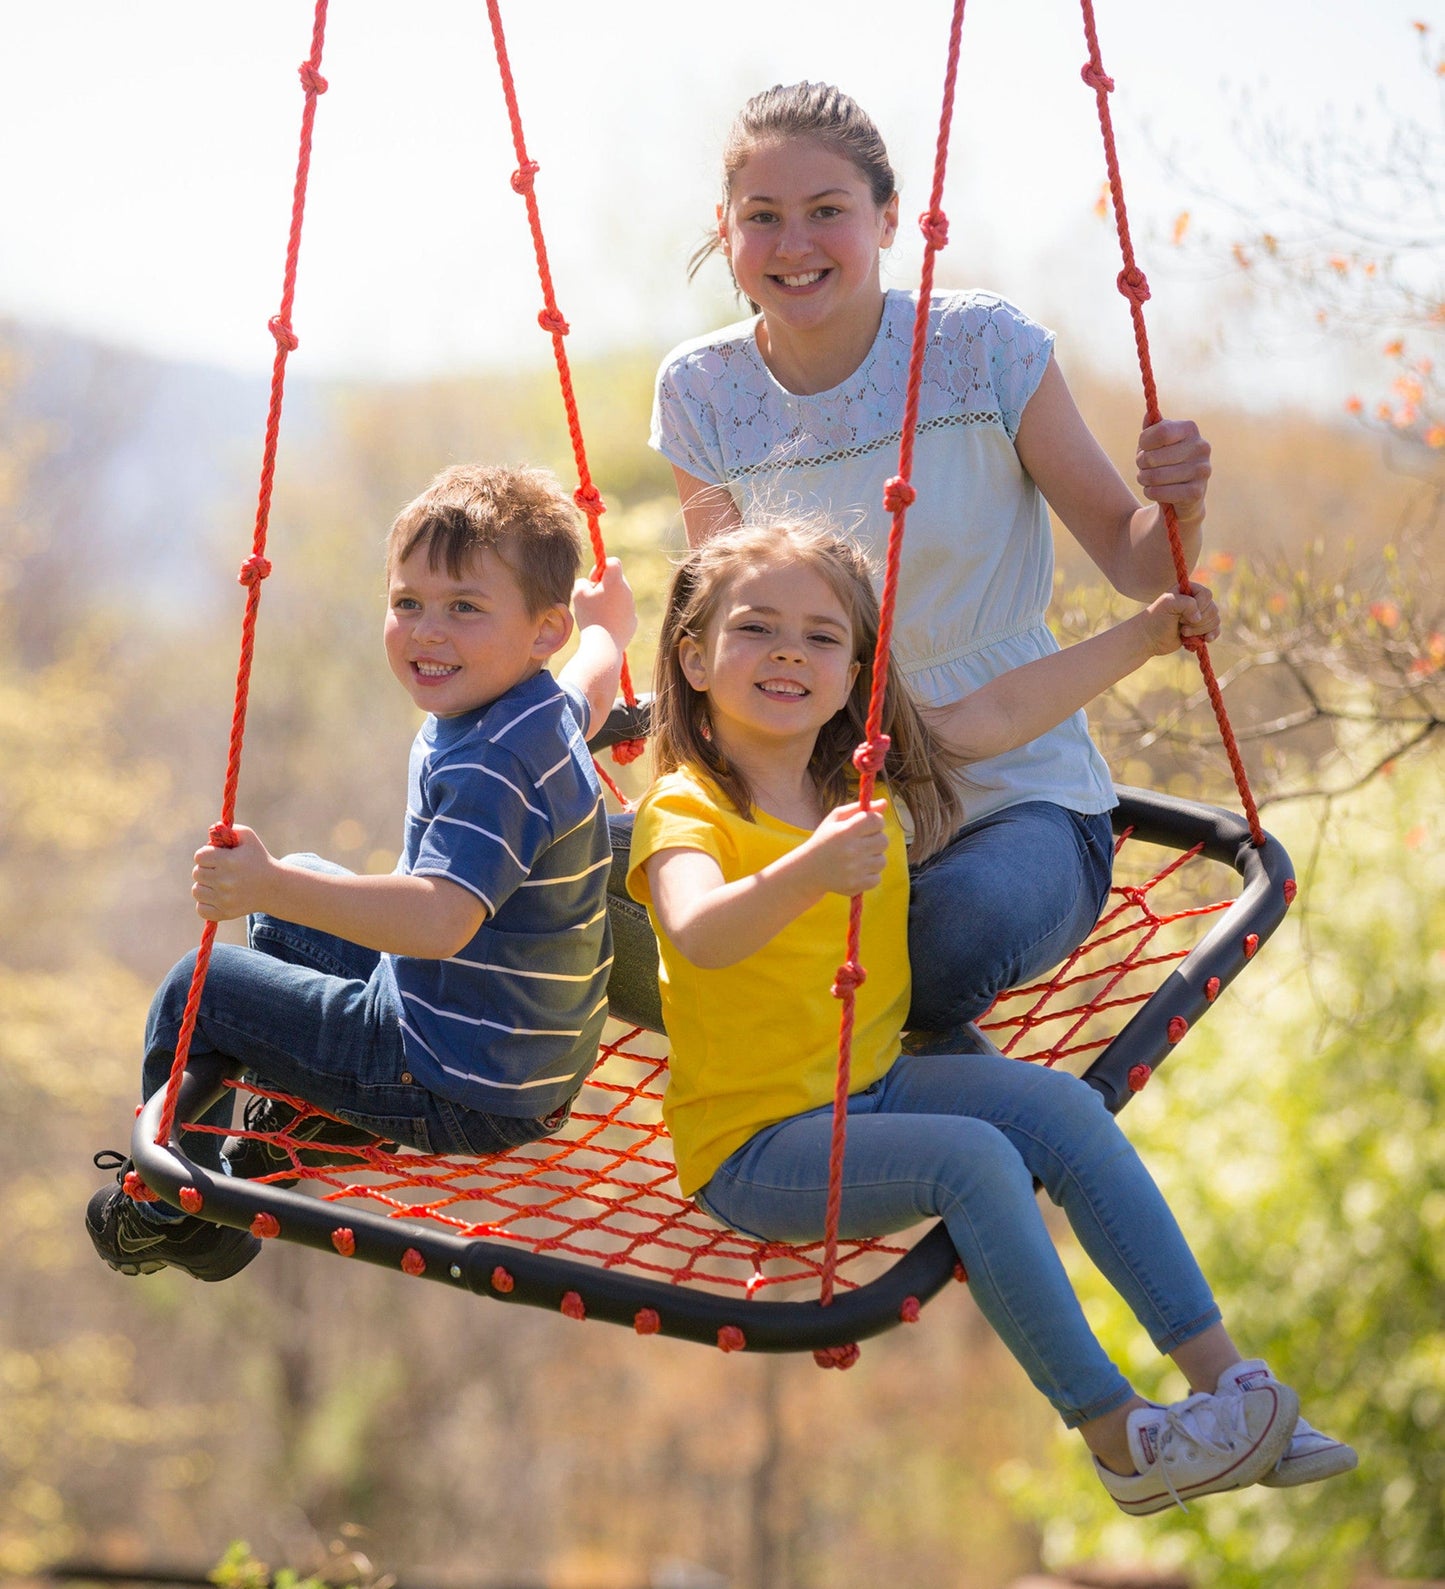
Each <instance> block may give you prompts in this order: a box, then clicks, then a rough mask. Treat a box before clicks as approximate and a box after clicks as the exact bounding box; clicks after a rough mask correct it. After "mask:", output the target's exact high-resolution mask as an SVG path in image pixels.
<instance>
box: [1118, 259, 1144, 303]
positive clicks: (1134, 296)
mask: <svg viewBox="0 0 1445 1589" xmlns="http://www.w3.org/2000/svg"><path fill="white" fill-rule="evenodd" d="M1118 281H1119V291H1120V292H1122V293H1123V294H1124V296H1125V297H1126V298H1128V299H1129V300H1130V302H1132V303H1148V302H1149V278H1148V277H1147V276H1146V275H1145V274H1144V272H1143V271H1142V270H1140V269H1139V267H1138V266H1137V265H1126V266H1125V267H1124V269H1123V270H1121V271H1120V272H1119V277H1118Z"/></svg>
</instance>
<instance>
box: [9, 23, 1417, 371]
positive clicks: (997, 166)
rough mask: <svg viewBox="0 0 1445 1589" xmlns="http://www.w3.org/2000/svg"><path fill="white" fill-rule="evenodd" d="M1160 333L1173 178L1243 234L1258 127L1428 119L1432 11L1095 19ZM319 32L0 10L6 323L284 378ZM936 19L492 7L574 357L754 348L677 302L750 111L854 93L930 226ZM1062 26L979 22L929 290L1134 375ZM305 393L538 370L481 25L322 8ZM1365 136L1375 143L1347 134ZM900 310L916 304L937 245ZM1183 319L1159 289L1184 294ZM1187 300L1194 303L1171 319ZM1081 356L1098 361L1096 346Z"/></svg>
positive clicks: (304, 264)
mask: <svg viewBox="0 0 1445 1589" xmlns="http://www.w3.org/2000/svg"><path fill="white" fill-rule="evenodd" d="M1096 9H1097V13H1098V25H1099V34H1100V39H1101V44H1102V49H1103V57H1104V63H1105V66H1106V68H1107V69H1108V70H1109V71H1110V73H1111V74H1112V75H1113V76H1114V78H1115V79H1116V81H1117V84H1118V91H1117V92H1116V93H1115V95H1114V96H1113V108H1114V114H1115V118H1116V124H1117V127H1118V130H1119V134H1120V138H1121V144H1122V147H1121V155H1122V159H1123V162H1124V176H1125V183H1126V192H1127V193H1128V196H1129V205H1130V215H1131V219H1132V221H1133V223H1134V227H1135V233H1136V244H1137V246H1138V249H1139V254H1140V261H1141V263H1142V264H1143V266H1144V268H1145V270H1146V272H1147V273H1148V274H1149V276H1150V280H1151V283H1152V284H1153V286H1154V301H1153V302H1152V303H1151V304H1150V306H1149V309H1148V313H1149V316H1150V324H1151V329H1154V328H1162V329H1161V333H1160V334H1161V336H1162V337H1163V338H1165V339H1167V338H1168V337H1169V335H1170V331H1171V330H1173V331H1174V332H1176V333H1178V332H1183V331H1185V330H1187V333H1188V334H1187V335H1186V336H1183V337H1182V338H1181V337H1180V336H1176V337H1175V340H1176V342H1179V343H1180V345H1181V346H1182V345H1185V344H1187V343H1188V341H1189V340H1190V338H1193V339H1195V340H1200V341H1202V340H1207V339H1208V331H1209V328H1208V326H1207V325H1201V324H1200V323H1199V318H1200V316H1201V315H1202V316H1204V317H1205V318H1206V319H1207V318H1208V316H1209V315H1211V314H1218V313H1219V312H1220V311H1219V309H1218V307H1217V305H1216V306H1214V307H1211V306H1210V304H1209V303H1205V304H1204V305H1203V307H1201V303H1200V300H1199V298H1198V292H1197V287H1195V288H1191V287H1190V286H1189V284H1188V283H1187V282H1186V281H1184V280H1183V279H1182V278H1181V277H1180V276H1179V272H1178V270H1177V268H1176V264H1175V260H1174V259H1173V258H1171V257H1170V256H1171V255H1172V254H1173V250H1172V248H1171V245H1170V243H1169V241H1168V237H1169V231H1170V227H1171V224H1172V222H1173V218H1174V216H1175V215H1176V214H1177V213H1178V211H1179V210H1180V209H1182V208H1185V207H1191V206H1193V205H1195V203H1196V201H1195V200H1194V198H1193V197H1192V196H1191V195H1190V194H1189V193H1188V192H1187V191H1185V190H1184V189H1183V187H1182V183H1181V179H1179V178H1170V177H1168V176H1166V174H1165V173H1164V172H1163V171H1162V169H1161V161H1160V159H1159V152H1160V151H1161V150H1164V149H1170V150H1172V151H1173V152H1174V154H1175V157H1176V159H1177V162H1178V164H1179V165H1180V166H1181V167H1183V168H1184V169H1185V170H1187V171H1188V172H1190V173H1191V174H1197V176H1198V177H1199V178H1200V179H1203V180H1208V181H1210V182H1212V183H1214V184H1217V185H1221V186H1223V187H1225V188H1226V189H1228V190H1230V191H1231V192H1233V193H1237V194H1238V195H1239V197H1240V198H1241V199H1242V200H1244V201H1245V202H1251V201H1255V200H1257V198H1258V195H1259V193H1260V190H1259V188H1258V186H1257V173H1256V166H1257V165H1258V161H1257V158H1256V156H1257V152H1258V151H1257V149H1256V150H1255V151H1253V152H1250V151H1242V150H1241V147H1240V145H1239V143H1238V141H1237V139H1236V124H1237V121H1238V115H1237V112H1238V109H1239V106H1240V104H1241V102H1248V103H1251V104H1252V105H1253V106H1255V107H1256V108H1257V109H1258V110H1260V111H1261V112H1262V111H1264V110H1266V109H1268V110H1269V112H1270V113H1271V114H1273V115H1275V116H1276V117H1277V118H1278V119H1280V120H1281V121H1282V122H1283V123H1284V124H1285V125H1286V126H1290V127H1294V128H1296V129H1298V130H1299V131H1301V132H1304V133H1308V132H1309V131H1311V130H1313V129H1317V128H1318V127H1320V126H1321V125H1322V124H1324V122H1325V121H1326V120H1327V119H1330V120H1333V121H1334V122H1336V123H1340V122H1343V121H1346V120H1348V119H1349V118H1352V117H1354V116H1355V115H1356V114H1357V111H1358V112H1359V113H1360V114H1361V115H1362V116H1363V118H1364V124H1365V125H1368V124H1369V123H1370V121H1371V119H1372V118H1373V117H1375V115H1376V114H1377V111H1378V107H1379V105H1380V104H1382V103H1383V102H1384V101H1385V100H1386V99H1388V100H1389V101H1390V102H1391V103H1392V104H1394V105H1396V106H1398V105H1400V104H1401V103H1402V102H1405V103H1409V102H1411V101H1412V100H1413V99H1415V98H1417V97H1418V99H1419V100H1420V102H1421V104H1420V114H1422V115H1424V116H1427V117H1428V116H1431V115H1434V114H1436V113H1437V112H1436V110H1435V109H1434V108H1433V107H1432V106H1431V104H1430V102H1429V86H1430V85H1429V82H1428V79H1427V78H1426V76H1425V74H1424V73H1422V72H1421V71H1420V70H1419V67H1418V64H1417V62H1418V58H1419V43H1420V41H1419V38H1418V36H1417V33H1416V31H1415V29H1414V28H1413V27H1412V26H1411V24H1412V22H1413V21H1415V20H1417V19H1418V20H1421V21H1425V22H1428V23H1429V24H1430V25H1431V27H1432V29H1434V30H1435V32H1434V37H1435V39H1436V40H1437V41H1438V39H1439V37H1440V30H1441V29H1442V27H1445V3H1442V0H1368V4H1365V3H1363V0H1210V3H1209V4H1208V5H1204V6H1186V5H1182V4H1177V3H1174V4H1170V3H1167V0H1166V3H1165V4H1162V5H1161V4H1159V3H1158V0H1096ZM311 12H312V7H311V4H310V3H309V0H244V3H242V0H233V3H230V4H222V3H220V0H206V3H204V4H198V3H196V0H129V3H126V4H118V3H117V0H65V3H64V4H53V5H39V4H36V3H35V0H0V148H3V150H4V151H5V157H4V161H3V170H0V215H3V217H4V220H3V228H4V231H3V240H0V315H12V316H20V317H25V318H28V319H33V320H39V321H43V322H47V323H50V324H56V325H60V326H62V327H65V328H68V329H73V330H78V331H83V332H87V333H93V334H95V335H98V336H101V337H104V338H106V339H109V340H111V341H115V342H119V343H122V344H125V345H128V346H132V347H138V348H142V349H145V350H148V351H151V352H155V353H158V354H163V355H167V356H172V357H177V358H185V359H195V360H204V361H209V362H216V363H221V364H224V365H227V366H229V367H232V368H236V369H243V370H263V369H266V368H268V367H269V363H270V359H271V355H272V344H271V340H270V337H269V335H268V334H267V331H266V321H267V319H268V317H269V316H270V315H271V314H272V313H274V311H275V308H276V307H277V304H278V303H279V298H280V283H281V267H282V262H283V254H284V246H285V236H286V225H287V221H288V217H289V212H290V190H291V181H292V174H293V170H294V162H295V152H296V141H297V134H298V129H299V124H300V115H301V107H302V95H301V91H300V87H299V85H298V82H297V77H296V66H297V64H298V63H299V62H300V61H301V60H302V59H303V58H304V56H305V55H306V53H307V50H308V48H309V41H310V28H311ZM948 16H949V6H948V4H947V3H946V0H904V3H895V4H892V5H880V4H878V3H876V0H868V3H864V0H830V3H829V4H828V5H826V6H817V5H812V4H808V5H805V4H798V3H790V0H738V3H736V4H735V5H733V6H732V7H731V8H729V7H725V6H721V5H706V6H705V5H702V4H698V3H697V0H611V3H599V0H504V3H503V17H504V21H505V23H506V26H507V28H508V42H509V45H510V48H511V52H512V57H513V62H514V67H515V70H516V73H517V78H518V88H519V93H520V96H521V103H522V114H523V120H524V125H525V127H526V129H527V139H528V145H529V150H530V153H531V155H532V158H533V159H535V160H537V161H538V162H539V163H540V164H541V166H542V173H541V176H540V178H539V182H538V190H537V191H538V196H539V200H540V203H541V206H542V215H543V221H544V225H545V226H546V228H547V232H548V238H549V246H550V248H551V250H552V255H553V264H554V274H555V278H556V283H557V293H558V298H559V301H560V303H561V306H562V309H563V311H564V313H566V315H567V316H568V318H569V320H570V321H571V323H572V326H573V332H574V334H573V337H572V339H571V343H570V344H569V345H570V347H571V348H572V350H573V354H574V357H578V358H582V357H586V356H587V355H588V354H589V353H591V352H596V351H598V350H601V349H604V348H606V347H608V346H612V345H618V344H624V343H637V344H641V345H643V346H647V347H649V348H651V349H653V350H655V351H661V350H662V349H664V348H666V347H667V346H669V345H670V344H671V343H672V342H674V341H676V340H679V339H680V338H682V337H683V336H687V335H691V334H693V333H694V332H700V331H702V330H704V329H707V328H708V327H709V326H711V325H714V324H718V323H720V322H722V321H723V320H726V319H731V318H734V317H735V314H736V310H735V307H734V302H733V300H732V299H731V297H730V295H729V294H728V292H727V290H726V288H725V284H724V281H723V276H722V272H721V267H720V266H715V267H713V268H712V269H711V270H709V271H708V272H707V277H708V280H707V282H706V283H705V284H704V283H699V284H696V285H694V286H692V287H689V286H687V284H686V282H685V261H686V258H687V255H688V254H689V252H690V251H691V249H692V247H693V245H694V244H695V242H696V241H697V240H698V238H699V236H700V234H701V231H702V228H703V227H704V226H705V225H706V224H707V223H708V221H709V220H710V218H711V214H712V206H713V204H714V203H715V201H716V198H717V184H718V155H719V150H720V146H721V142H722V138H723V134H724V132H725V130H726V128H727V125H728V123H729V121H730V120H731V118H732V115H733V113H734V112H735V110H736V109H737V107H738V106H739V105H740V104H741V102H742V100H743V99H745V98H746V97H747V95H748V94H749V93H751V92H753V91H755V90H756V89H757V88H759V87H763V86H766V85H768V84H770V83H773V82H778V81H784V82H786V81H794V80H796V79H798V78H801V77H813V78H822V79H829V80H832V81H835V82H837V83H839V84H840V85H842V86H843V87H844V88H846V89H847V90H848V91H849V92H851V93H852V94H853V95H854V96H855V97H856V98H857V99H859V100H860V102H861V103H862V104H863V105H864V106H865V107H866V108H867V109H868V110H869V111H870V112H871V113H872V114H873V115H874V117H875V119H876V120H877V121H878V123H879V125H880V127H881V128H882V131H883V133H884V136H885V138H886V139H887V141H888V143H889V146H890V152H891V154H892V156H893V161H894V165H895V168H896V169H897V170H898V171H899V173H900V176H901V177H902V179H903V194H904V215H905V216H912V215H916V214H917V213H918V211H919V210H921V209H922V208H923V206H924V203H925V200H926V195H927V189H928V184H929V173H930V166H931V158H932V145H933V141H934V137H935V130H936V125H937V107H938V101H939V94H940V89H941V82H942V70H943V49H944V44H945V38H946V29H947V24H948ZM1084 58H1085V50H1084V44H1083V36H1082V27H1081V22H1080V12H1079V7H1078V5H1077V4H1074V3H1072V0H971V3H970V5H969V7H968V15H967V17H966V20H965V24H964V54H963V69H962V77H961V85H960V94H959V103H958V108H957V114H956V123H955V133H954V139H953V147H952V152H951V156H950V180H949V185H948V191H947V196H946V199H945V206H944V207H945V209H946V210H947V212H948V214H949V217H950V222H951V231H952V237H953V242H952V244H951V245H950V248H949V250H948V252H947V254H946V255H945V256H944V261H945V262H944V263H943V264H942V265H941V267H940V270H941V275H940V280H942V281H944V282H947V283H962V282H976V283H979V284H982V285H987V286H990V287H992V288H995V289H996V290H1000V291H1003V292H1005V293H1006V294H1007V295H1008V296H1010V297H1012V298H1015V299H1017V300H1018V301H1020V302H1021V303H1023V304H1024V306H1025V307H1026V308H1028V309H1029V310H1030V311H1031V312H1033V313H1035V314H1036V315H1038V316H1039V317H1040V318H1042V319H1045V320H1048V321H1050V322H1051V323H1054V324H1062V325H1064V326H1066V327H1067V328H1069V334H1070V336H1071V337H1073V338H1075V340H1076V341H1079V342H1085V343H1088V342H1091V340H1092V341H1094V342H1098V343H1100V344H1101V345H1107V346H1109V347H1110V348H1112V349H1115V350H1118V349H1120V348H1121V347H1122V356H1123V357H1126V358H1127V356H1128V345H1127V338H1128V327H1127V311H1126V308H1125V305H1124V303H1123V300H1122V299H1120V298H1119V297H1118V295H1117V293H1116V292H1115V291H1114V288H1113V279H1114V276H1115V274H1116V273H1117V269H1118V263H1117V259H1115V258H1112V257H1111V254H1110V249H1111V248H1112V246H1113V241H1112V235H1111V231H1110V229H1109V228H1108V227H1106V226H1104V225H1102V224H1101V223H1099V222H1098V221H1097V220H1096V219H1095V218H1094V215H1093V205H1094V201H1095V199H1096V197H1097V196H1098V192H1099V187H1100V183H1101V181H1102V176H1103V165H1102V155H1101V152H1100V148H1099V140H1098V132H1097V123H1096V121H1095V117H1094V110H1093V95H1092V93H1091V92H1090V91H1088V90H1087V89H1086V88H1085V87H1084V85H1083V84H1082V83H1081V82H1080V79H1079V67H1080V65H1081V64H1082V62H1083V60H1084ZM322 70H323V73H324V74H325V75H326V76H327V77H328V79H329V80H330V83H331V91H330V92H329V93H327V94H326V95H324V96H323V97H322V99H321V100H320V103H319V107H318V115H317V131H316V144H315V157H314V163H313V167H312V183H311V195H310V201H309V206H308V211H307V221H306V231H305V235H304V238H303V245H302V252H301V287H300V291H299V294H298V298H297V305H296V311H295V316H294V323H295V326H296V330H297V332H298V334H299V336H300V339H301V348H300V352H299V353H298V354H297V355H296V356H295V357H294V358H293V360H292V368H293V369H294V370H296V373H298V374H299V373H301V370H300V369H297V365H298V362H299V363H300V364H301V366H302V368H303V369H304V371H305V373H306V374H308V375H337V374H370V375H415V374H421V373H426V372H429V371H457V370H464V369H471V368H476V367H478V366H485V365H489V364H492V365H495V364H496V363H498V362H505V361H508V360H514V359H516V358H518V357H526V358H529V359H534V358H535V359H541V358H545V357H546V355H547V351H548V344H547V339H546V338H545V337H544V336H543V334H542V333H541V332H540V330H538V329H537V327H536V324H535V318H534V317H535V313H536V310H537V308H538V307H539V306H540V295H539V291H538V288H537V285H536V281H535V276H534V267H533V263H532V258H531V249H530V242H529V240H528V238H527V235H526V230H525V221H524V211H523V206H522V202H521V201H520V200H519V199H518V198H516V197H515V195H514V194H513V193H512V192H511V189H510V187H509V186H508V181H507V179H508V176H509V174H510V172H511V170H512V168H513V165H514V163H515V162H514V159H513V155H512V150H511V146H510V140H509V133H508V128H507V123H506V119H505V114H504V111H503V106H502V99H501V94H500V90H499V87H498V83H497V74H496V67H495V63H494V59H493V56H492V51H491V44H490V35H489V31H488V27H487V20H486V10H485V6H484V5H483V4H482V3H481V0H426V3H425V4H422V3H418V0H411V3H407V4H402V3H399V0H335V3H333V4H332V6H331V15H330V19H329V23H328V30H327V40H326V49H325V57H324V61H323V66H322ZM1360 107H1363V110H1360ZM907 232H908V238H907V240H906V241H904V242H903V243H900V245H899V246H898V247H897V248H896V249H895V253H894V259H893V262H892V266H891V279H892V280H893V281H896V282H900V283H906V282H907V281H909V280H910V279H911V278H912V277H913V275H914V273H915V272H916V268H917V259H918V255H919V250H920V246H921V245H919V244H918V243H917V242H916V241H915V240H914V239H915V233H914V229H913V228H912V227H911V226H910V227H908V228H907ZM1176 279H1178V282H1179V284H1178V286H1177V287H1176V288H1172V289H1171V285H1170V284H1171V282H1173V281H1175V280H1176ZM1171 291H1172V293H1173V296H1172V298H1171ZM1089 351H1093V349H1092V348H1090V349H1089Z"/></svg>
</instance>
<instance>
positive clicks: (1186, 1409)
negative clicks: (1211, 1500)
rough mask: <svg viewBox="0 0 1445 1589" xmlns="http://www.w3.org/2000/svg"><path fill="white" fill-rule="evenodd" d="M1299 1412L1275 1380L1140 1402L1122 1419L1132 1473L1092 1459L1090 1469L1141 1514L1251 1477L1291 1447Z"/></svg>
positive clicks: (1124, 1505) (1235, 1486)
mask: <svg viewBox="0 0 1445 1589" xmlns="http://www.w3.org/2000/svg"><path fill="white" fill-rule="evenodd" d="M1298 1417H1299V1397H1298V1396H1296V1395H1295V1393H1294V1392H1293V1391H1292V1390H1291V1389H1290V1388H1289V1386H1288V1385H1281V1384H1280V1383H1279V1382H1278V1380H1274V1379H1271V1380H1270V1381H1269V1383H1268V1384H1266V1385H1260V1386H1258V1387H1253V1388H1251V1389H1248V1390H1242V1391H1239V1392H1235V1393H1231V1394H1230V1395H1227V1396H1222V1395H1216V1396H1209V1395H1204V1394H1199V1395H1194V1396H1190V1397H1189V1398H1188V1399H1187V1400H1185V1401H1178V1402H1175V1403H1174V1405H1173V1406H1172V1407H1138V1408H1136V1409H1135V1410H1134V1411H1133V1412H1131V1413H1130V1414H1129V1419H1128V1432H1129V1454H1130V1456H1132V1457H1133V1459H1134V1466H1135V1469H1136V1470H1137V1471H1135V1472H1134V1473H1128V1474H1124V1473H1114V1472H1112V1471H1111V1470H1110V1469H1108V1468H1106V1467H1105V1466H1104V1465H1103V1463H1101V1462H1100V1461H1099V1460H1098V1458H1097V1457H1096V1458H1095V1459H1094V1468H1095V1471H1096V1472H1097V1473H1098V1475H1099V1480H1100V1482H1101V1483H1102V1484H1103V1486H1104V1488H1105V1489H1106V1490H1108V1492H1109V1494H1110V1495H1112V1496H1113V1497H1114V1501H1115V1503H1116V1504H1117V1505H1118V1507H1119V1509H1120V1510H1121V1511H1124V1512H1128V1513H1130V1514H1131V1515H1133V1516H1135V1517H1142V1516H1144V1515H1146V1514H1147V1513H1149V1512H1162V1511H1163V1510H1164V1509H1165V1507H1168V1506H1181V1507H1182V1506H1183V1505H1184V1503H1185V1502H1186V1501H1191V1500H1193V1499H1194V1497H1195V1496H1196V1495H1211V1494H1213V1493H1214V1492H1215V1491H1217V1490H1239V1489H1243V1488H1244V1487H1245V1485H1248V1484H1253V1483H1255V1482H1256V1481H1257V1480H1258V1479H1259V1478H1260V1477H1261V1476H1262V1475H1264V1474H1266V1473H1268V1472H1269V1471H1270V1469H1271V1468H1272V1467H1273V1466H1274V1465H1275V1463H1276V1462H1277V1461H1278V1460H1279V1458H1280V1456H1281V1455H1282V1454H1283V1452H1284V1450H1285V1448H1286V1447H1287V1446H1288V1445H1289V1440H1290V1431H1291V1430H1292V1429H1293V1428H1294V1426H1295V1421H1296V1419H1297V1418H1298Z"/></svg>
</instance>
